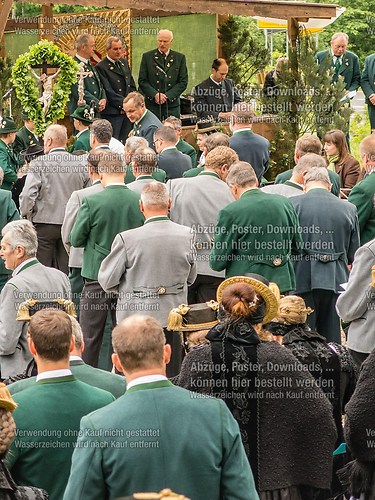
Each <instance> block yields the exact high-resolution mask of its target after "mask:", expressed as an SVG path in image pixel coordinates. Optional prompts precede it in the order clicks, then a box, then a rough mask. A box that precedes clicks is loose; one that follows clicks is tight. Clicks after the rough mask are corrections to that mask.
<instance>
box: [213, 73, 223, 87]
mask: <svg viewBox="0 0 375 500" xmlns="http://www.w3.org/2000/svg"><path fill="white" fill-rule="evenodd" d="M210 78H211V81H212V82H214V83H215V84H216V85H217V86H218V87H221V86H222V85H221V84H222V82H216V81H215V80H214V79H213V78H212V75H210ZM223 81H224V80H223Z"/></svg>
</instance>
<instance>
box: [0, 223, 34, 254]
mask: <svg viewBox="0 0 375 500" xmlns="http://www.w3.org/2000/svg"><path fill="white" fill-rule="evenodd" d="M1 234H2V236H3V237H4V236H5V235H6V236H7V238H8V243H9V245H10V246H11V248H13V249H15V248H16V247H23V248H24V249H25V254H26V255H27V256H29V257H35V255H36V251H37V249H38V237H37V234H36V231H35V228H34V226H33V225H32V223H31V222H30V221H28V220H26V219H21V220H14V221H12V222H9V223H8V224H6V225H5V226H4V227H3V229H2V231H1Z"/></svg>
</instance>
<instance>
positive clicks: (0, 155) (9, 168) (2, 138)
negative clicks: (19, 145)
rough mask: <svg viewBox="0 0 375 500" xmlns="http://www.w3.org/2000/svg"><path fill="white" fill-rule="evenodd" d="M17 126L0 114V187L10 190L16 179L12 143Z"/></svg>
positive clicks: (15, 158)
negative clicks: (1, 179)
mask: <svg viewBox="0 0 375 500" xmlns="http://www.w3.org/2000/svg"><path fill="white" fill-rule="evenodd" d="M16 131H17V127H16V124H15V123H14V121H13V120H12V119H11V118H9V117H6V116H5V117H2V116H1V115H0V167H1V168H2V169H3V172H4V179H3V183H2V185H1V186H0V189H7V190H8V191H11V190H12V188H13V186H14V184H15V182H16V181H17V170H18V166H19V163H18V160H17V156H16V155H15V153H14V151H13V149H12V144H13V143H14V141H15V139H16Z"/></svg>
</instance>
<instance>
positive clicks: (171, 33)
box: [158, 29, 173, 41]
mask: <svg viewBox="0 0 375 500" xmlns="http://www.w3.org/2000/svg"><path fill="white" fill-rule="evenodd" d="M162 31H165V33H168V35H169V36H170V38H171V41H172V40H173V32H172V31H171V30H165V29H162V30H159V32H158V38H159V35H160V33H161V32H162Z"/></svg>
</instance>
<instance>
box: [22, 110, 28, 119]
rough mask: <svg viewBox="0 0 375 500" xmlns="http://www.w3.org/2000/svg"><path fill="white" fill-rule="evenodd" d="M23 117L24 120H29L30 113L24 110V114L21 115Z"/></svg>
mask: <svg viewBox="0 0 375 500" xmlns="http://www.w3.org/2000/svg"><path fill="white" fill-rule="evenodd" d="M21 119H22V120H23V121H25V120H29V115H28V113H27V112H26V111H22V116H21Z"/></svg>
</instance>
